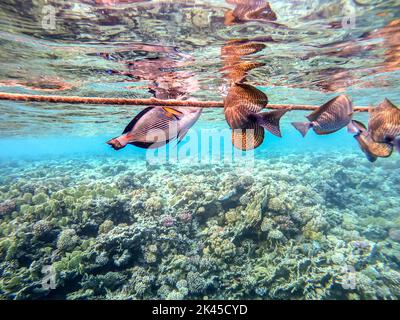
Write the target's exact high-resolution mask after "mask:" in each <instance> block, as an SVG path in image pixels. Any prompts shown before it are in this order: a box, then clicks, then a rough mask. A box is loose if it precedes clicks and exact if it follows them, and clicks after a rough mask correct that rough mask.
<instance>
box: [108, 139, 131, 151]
mask: <svg viewBox="0 0 400 320" xmlns="http://www.w3.org/2000/svg"><path fill="white" fill-rule="evenodd" d="M106 143H107V144H109V145H110V146H111V147H112V148H113V149H114V150H120V149H122V148H124V147H125V146H126V145H127V143H126V142H125V141H124V139H121V137H116V138H113V139H111V140H108V141H107V142H106Z"/></svg>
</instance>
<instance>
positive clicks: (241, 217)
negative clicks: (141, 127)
mask: <svg viewBox="0 0 400 320" xmlns="http://www.w3.org/2000/svg"><path fill="white" fill-rule="evenodd" d="M45 2H46V3H45ZM45 5H48V6H49V5H50V6H52V7H51V8H49V7H45ZM270 5H271V8H272V10H273V11H274V12H275V13H276V15H277V20H276V23H279V24H280V25H277V24H273V23H271V22H270V21H266V20H265V19H264V20H263V19H253V20H244V18H243V17H242V18H240V17H239V18H238V17H237V18H236V20H235V21H233V22H232V21H230V20H229V19H227V18H226V17H227V16H228V15H229V12H230V11H232V10H233V9H234V7H235V6H234V5H232V4H229V3H227V2H225V1H222V0H221V1H173V2H171V1H161V0H160V1H125V2H124V1H90V0H86V1H83V0H80V1H78V0H75V1H68V2H66V1H61V0H51V1H23V2H22V1H13V0H6V1H2V3H1V4H0V43H1V47H0V48H1V49H0V65H1V68H0V91H1V92H13V93H30V94H45V95H78V96H95V97H132V98H135V97H137V98H149V97H152V96H156V97H158V98H162V99H168V98H171V99H197V100H199V101H206V100H212V101H221V100H222V99H223V98H224V97H225V96H226V94H227V92H228V90H229V87H230V85H231V83H232V81H235V80H237V79H236V78H235V77H236V76H237V74H238V73H239V74H241V72H243V70H242V69H241V67H240V63H242V62H249V63H260V65H258V66H257V67H254V68H250V69H249V70H246V72H244V74H241V75H243V76H245V78H246V79H245V82H246V83H247V84H250V85H253V86H255V87H256V88H258V89H259V90H262V91H263V92H264V93H265V94H267V96H268V99H269V102H270V103H273V104H278V103H282V104H290V103H292V104H311V105H322V104H323V103H325V102H326V101H328V100H330V99H331V98H333V97H335V96H337V95H339V94H347V95H348V96H349V97H351V98H352V100H353V103H354V105H357V106H376V105H378V104H379V103H380V102H381V101H382V100H383V99H384V98H385V97H386V98H388V99H390V100H391V101H392V102H393V103H394V104H396V105H399V104H400V95H399V83H400V82H399V79H400V77H399V75H400V73H399V72H400V71H399V69H400V61H399V58H398V52H399V51H398V50H399V43H398V41H399V40H398V39H399V34H400V23H399V18H400V17H399V12H400V10H399V4H398V3H397V2H396V1H375V2H368V3H367V2H365V1H363V2H361V1H357V2H356V1H322V0H316V1H307V3H306V1H279V0H276V1H270ZM52 8H53V9H52ZM49 10H50V11H49ZM52 10H54V13H55V16H54V21H53V20H52V19H53V18H52V17H50V18H46V19H47V20H46V19H45V20H43V19H44V18H45V17H48V16H47V15H48V14H51V12H53V11H52ZM49 19H50V20H49ZM343 19H351V20H352V21H353V22H354V21H355V23H354V25H351V27H348V26H343V25H342V20H343ZM51 21H53V22H54V25H49V23H51ZM261 37H263V38H261ZM269 37H270V38H269ZM267 38H268V39H267ZM238 39H242V40H243V39H245V41H247V42H246V43H256V44H258V45H260V44H261V45H264V47H263V48H261V49H260V50H258V51H257V50H255V52H253V53H252V54H244V53H243V52H242V51H241V48H240V47H239V46H237V47H235V50H234V52H235V53H234V54H228V55H224V54H222V53H221V50H222V51H223V50H227V48H228V47H229V45H231V44H232V42H233V41H234V40H236V41H237V40H238ZM238 63H239V65H238ZM261 64H262V65H261ZM227 70H228V71H227ZM235 72H236V73H235ZM141 109H142V108H141V107H135V106H92V105H66V104H59V105H54V104H47V103H42V104H39V103H22V102H7V101H1V102H0V110H1V112H0V119H1V121H0V299H266V300H267V299H300V300H303V299H351V300H352V299H399V298H400V217H399V213H400V205H399V204H400V156H399V154H398V153H397V152H394V153H393V154H392V155H391V156H390V157H389V158H379V159H378V160H377V161H376V162H374V163H370V162H369V161H368V160H367V159H366V157H365V155H364V154H363V153H362V151H361V150H360V149H359V146H358V144H357V141H356V140H355V139H354V137H353V136H352V135H350V134H348V133H347V131H346V129H342V130H340V131H339V132H336V133H333V134H330V135H324V136H320V135H317V134H315V133H314V132H313V131H310V132H309V133H308V134H307V136H306V137H305V138H303V137H302V136H301V135H300V133H299V132H297V131H296V130H295V129H294V128H293V127H292V126H291V124H290V123H291V122H293V121H304V120H305V118H304V116H305V115H307V114H308V113H307V112H304V111H291V112H289V113H287V114H286V115H285V116H284V117H283V118H282V120H281V129H282V135H283V137H282V138H278V137H276V136H274V135H272V134H270V133H269V132H266V134H265V139H264V142H263V143H262V145H261V146H260V147H258V148H256V149H255V150H250V151H247V152H241V151H238V150H236V149H235V148H234V147H233V146H232V143H231V130H230V128H229V126H228V124H227V123H226V121H225V118H224V113H223V110H222V109H219V108H216V109H205V110H203V112H202V115H201V116H200V119H199V120H198V121H197V122H196V123H195V124H194V126H193V127H192V128H191V129H190V130H189V133H188V135H187V136H186V137H185V138H184V139H183V141H182V142H181V143H180V144H178V145H176V143H175V142H172V143H170V144H169V145H167V146H166V147H163V148H160V149H157V150H145V149H141V148H138V147H135V146H130V145H129V146H127V147H126V148H124V149H122V150H119V151H115V150H113V149H112V148H110V146H109V145H107V144H106V141H108V140H109V139H111V138H114V137H117V136H119V135H120V134H121V132H122V130H123V129H124V128H125V126H126V125H127V124H128V123H129V122H130V121H131V119H132V118H133V117H134V116H135V115H136V114H137V113H138V112H139V111H140V110H141ZM354 118H355V119H358V120H360V121H362V122H364V123H366V122H367V121H368V114H367V113H356V114H355V115H354Z"/></svg>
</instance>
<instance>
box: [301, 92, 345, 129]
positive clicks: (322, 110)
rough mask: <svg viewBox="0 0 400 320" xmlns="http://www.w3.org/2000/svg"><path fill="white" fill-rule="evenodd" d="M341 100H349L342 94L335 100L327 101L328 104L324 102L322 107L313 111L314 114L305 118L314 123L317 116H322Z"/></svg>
mask: <svg viewBox="0 0 400 320" xmlns="http://www.w3.org/2000/svg"><path fill="white" fill-rule="evenodd" d="M342 99H345V100H347V101H348V100H349V99H348V98H347V96H346V95H344V94H342V95H340V96H337V97H335V98H333V99H331V100H329V101H328V102H326V103H324V104H323V105H322V106H320V107H319V108H318V109H317V110H315V111H314V112H312V113H310V114H309V115H308V116H306V118H307V119H308V120H309V121H311V122H312V121H316V120H317V119H318V118H319V116H320V115H321V114H322V113H324V112H325V111H326V110H327V109H328V108H329V107H330V106H331V105H332V104H334V103H335V102H337V101H339V100H342Z"/></svg>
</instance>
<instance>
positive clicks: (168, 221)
mask: <svg viewBox="0 0 400 320" xmlns="http://www.w3.org/2000/svg"><path fill="white" fill-rule="evenodd" d="M161 224H162V225H163V226H164V227H172V226H173V225H174V224H175V219H174V218H173V217H171V216H165V217H164V218H163V219H162V220H161Z"/></svg>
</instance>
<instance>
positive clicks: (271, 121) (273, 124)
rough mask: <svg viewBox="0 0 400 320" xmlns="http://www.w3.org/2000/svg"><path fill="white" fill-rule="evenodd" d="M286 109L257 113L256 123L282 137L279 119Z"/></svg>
mask: <svg viewBox="0 0 400 320" xmlns="http://www.w3.org/2000/svg"><path fill="white" fill-rule="evenodd" d="M287 111H288V110H275V111H271V112H262V113H257V114H256V115H255V116H256V119H257V123H258V124H259V125H260V126H261V127H263V128H265V129H267V130H268V131H269V132H271V133H272V134H273V135H275V136H277V137H282V133H281V128H280V125H279V121H280V120H281V118H282V117H283V115H284V114H285V113H286V112H287Z"/></svg>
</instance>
